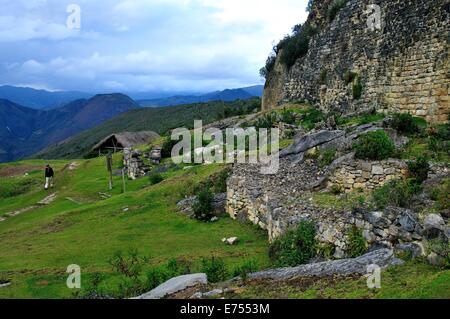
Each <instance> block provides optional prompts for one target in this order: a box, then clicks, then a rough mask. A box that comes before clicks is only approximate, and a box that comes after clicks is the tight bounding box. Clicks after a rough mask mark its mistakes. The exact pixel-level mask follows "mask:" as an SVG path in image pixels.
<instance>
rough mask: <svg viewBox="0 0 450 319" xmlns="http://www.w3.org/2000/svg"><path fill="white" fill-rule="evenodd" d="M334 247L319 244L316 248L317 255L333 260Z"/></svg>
mask: <svg viewBox="0 0 450 319" xmlns="http://www.w3.org/2000/svg"><path fill="white" fill-rule="evenodd" d="M335 252H336V247H335V246H334V245H332V244H320V245H318V246H317V255H319V256H321V257H323V258H325V259H327V260H330V259H333V256H334V253H335Z"/></svg>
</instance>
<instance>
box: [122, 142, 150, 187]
mask: <svg viewBox="0 0 450 319" xmlns="http://www.w3.org/2000/svg"><path fill="white" fill-rule="evenodd" d="M142 156H143V154H142V153H141V152H139V151H135V150H132V149H131V148H125V149H124V150H123V165H124V167H126V169H127V172H128V178H130V179H137V178H140V177H143V176H145V175H147V174H148V172H149V171H150V167H149V166H148V165H146V164H145V163H144V160H143V159H142Z"/></svg>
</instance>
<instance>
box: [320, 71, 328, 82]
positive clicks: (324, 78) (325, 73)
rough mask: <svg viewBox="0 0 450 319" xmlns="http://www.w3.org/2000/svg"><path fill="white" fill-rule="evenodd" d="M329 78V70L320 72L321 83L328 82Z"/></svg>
mask: <svg viewBox="0 0 450 319" xmlns="http://www.w3.org/2000/svg"><path fill="white" fill-rule="evenodd" d="M327 78H328V70H327V69H323V70H322V71H321V72H320V81H319V83H320V84H326V83H327Z"/></svg>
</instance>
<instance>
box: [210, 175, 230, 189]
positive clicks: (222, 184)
mask: <svg viewBox="0 0 450 319" xmlns="http://www.w3.org/2000/svg"><path fill="white" fill-rule="evenodd" d="M229 176H230V170H229V169H224V170H222V171H221V172H219V173H218V174H217V175H215V176H213V184H214V185H213V192H214V193H225V192H226V191H227V179H228V177H229Z"/></svg>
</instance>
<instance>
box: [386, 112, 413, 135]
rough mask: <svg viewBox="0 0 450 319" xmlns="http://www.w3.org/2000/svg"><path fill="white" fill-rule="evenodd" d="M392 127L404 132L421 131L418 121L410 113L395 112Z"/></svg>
mask: <svg viewBox="0 0 450 319" xmlns="http://www.w3.org/2000/svg"><path fill="white" fill-rule="evenodd" d="M391 127H392V128H393V129H395V130H396V131H398V132H399V133H404V134H417V133H419V132H420V126H419V124H418V121H417V120H415V118H414V117H413V116H412V115H411V114H408V113H401V114H394V117H393V118H392V123H391Z"/></svg>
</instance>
